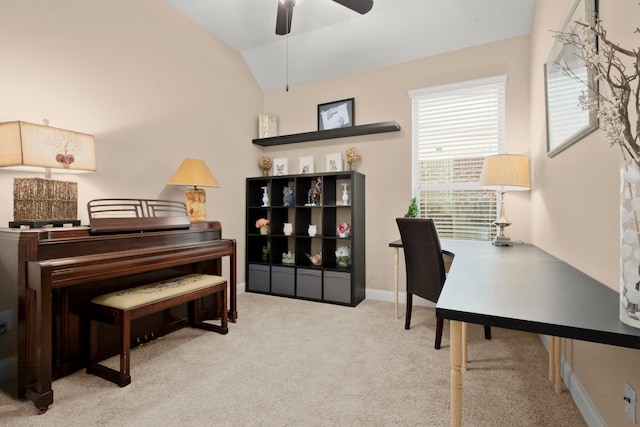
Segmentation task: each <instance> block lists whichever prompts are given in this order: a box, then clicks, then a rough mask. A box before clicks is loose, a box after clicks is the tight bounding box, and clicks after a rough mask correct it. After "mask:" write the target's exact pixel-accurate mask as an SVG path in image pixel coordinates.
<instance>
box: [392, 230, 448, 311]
mask: <svg viewBox="0 0 640 427" xmlns="http://www.w3.org/2000/svg"><path fill="white" fill-rule="evenodd" d="M396 223H397V224H398V229H399V230H400V238H401V239H402V247H403V249H404V260H405V265H406V273H407V292H410V293H412V294H414V295H418V296H419V297H422V298H425V299H428V300H429V301H432V302H437V301H438V298H439V297H440V292H441V291H442V287H443V286H444V281H445V278H446V272H445V266H444V261H443V258H442V248H441V247H440V239H439V237H438V232H437V230H436V226H435V224H434V222H433V220H431V219H425V218H396Z"/></svg>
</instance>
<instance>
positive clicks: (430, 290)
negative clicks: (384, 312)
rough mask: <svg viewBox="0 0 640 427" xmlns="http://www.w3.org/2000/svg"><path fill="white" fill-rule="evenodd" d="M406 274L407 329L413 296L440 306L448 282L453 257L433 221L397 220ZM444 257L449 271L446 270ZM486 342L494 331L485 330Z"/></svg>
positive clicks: (439, 330)
mask: <svg viewBox="0 0 640 427" xmlns="http://www.w3.org/2000/svg"><path fill="white" fill-rule="evenodd" d="M396 223H397V224H398V229H399V230H400V238H401V240H402V248H403V249H404V261H405V265H406V274H407V314H406V320H405V324H404V328H405V329H409V328H410V325H411V309H412V306H413V295H414V294H415V295H418V296H419V297H422V298H425V299H427V300H429V301H431V302H434V303H437V302H438V298H440V292H442V288H443V286H444V282H445V280H446V272H447V271H448V265H449V263H450V262H451V261H452V260H453V257H454V254H453V253H451V252H448V251H444V250H442V248H441V247H440V238H439V237H438V232H437V230H436V226H435V224H434V222H433V220H431V219H425V218H396ZM445 258H446V259H447V268H445ZM443 326H444V319H441V318H438V320H437V325H436V341H435V348H436V350H437V349H439V348H440V342H441V341H442V329H443ZM484 333H485V338H486V339H491V328H490V327H489V326H485V327H484Z"/></svg>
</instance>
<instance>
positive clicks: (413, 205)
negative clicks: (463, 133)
mask: <svg viewBox="0 0 640 427" xmlns="http://www.w3.org/2000/svg"><path fill="white" fill-rule="evenodd" d="M419 216H420V211H419V210H418V202H417V201H416V198H415V197H414V198H413V199H411V202H410V203H409V210H407V213H406V214H404V217H405V218H418V217H419Z"/></svg>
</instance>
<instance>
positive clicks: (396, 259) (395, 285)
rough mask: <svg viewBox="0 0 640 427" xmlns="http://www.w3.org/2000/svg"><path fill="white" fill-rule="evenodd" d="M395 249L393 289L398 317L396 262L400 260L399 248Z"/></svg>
mask: <svg viewBox="0 0 640 427" xmlns="http://www.w3.org/2000/svg"><path fill="white" fill-rule="evenodd" d="M395 250H396V255H395V280H394V289H395V296H396V319H397V318H399V317H400V316H398V262H399V260H400V255H399V252H400V249H398V248H395Z"/></svg>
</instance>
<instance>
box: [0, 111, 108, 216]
mask: <svg viewBox="0 0 640 427" xmlns="http://www.w3.org/2000/svg"><path fill="white" fill-rule="evenodd" d="M44 123H45V124H44V125H39V124H34V123H27V122H23V121H13V122H5V123H0V167H2V168H5V169H11V170H18V171H23V172H37V173H44V178H15V179H14V191H13V193H14V195H13V196H14V197H13V216H14V221H12V222H10V223H9V226H10V227H18V226H27V224H29V225H28V226H36V227H39V226H46V225H49V226H51V225H53V226H55V225H67V224H70V225H78V224H79V221H78V220H77V207H78V187H77V183H75V182H67V181H58V180H52V179H51V174H52V173H62V174H73V173H78V172H87V171H95V170H96V156H95V142H94V137H93V135H88V134H85V133H81V132H76V131H72V130H67V129H60V128H56V127H53V126H49V124H48V120H46V119H45V120H44Z"/></svg>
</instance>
